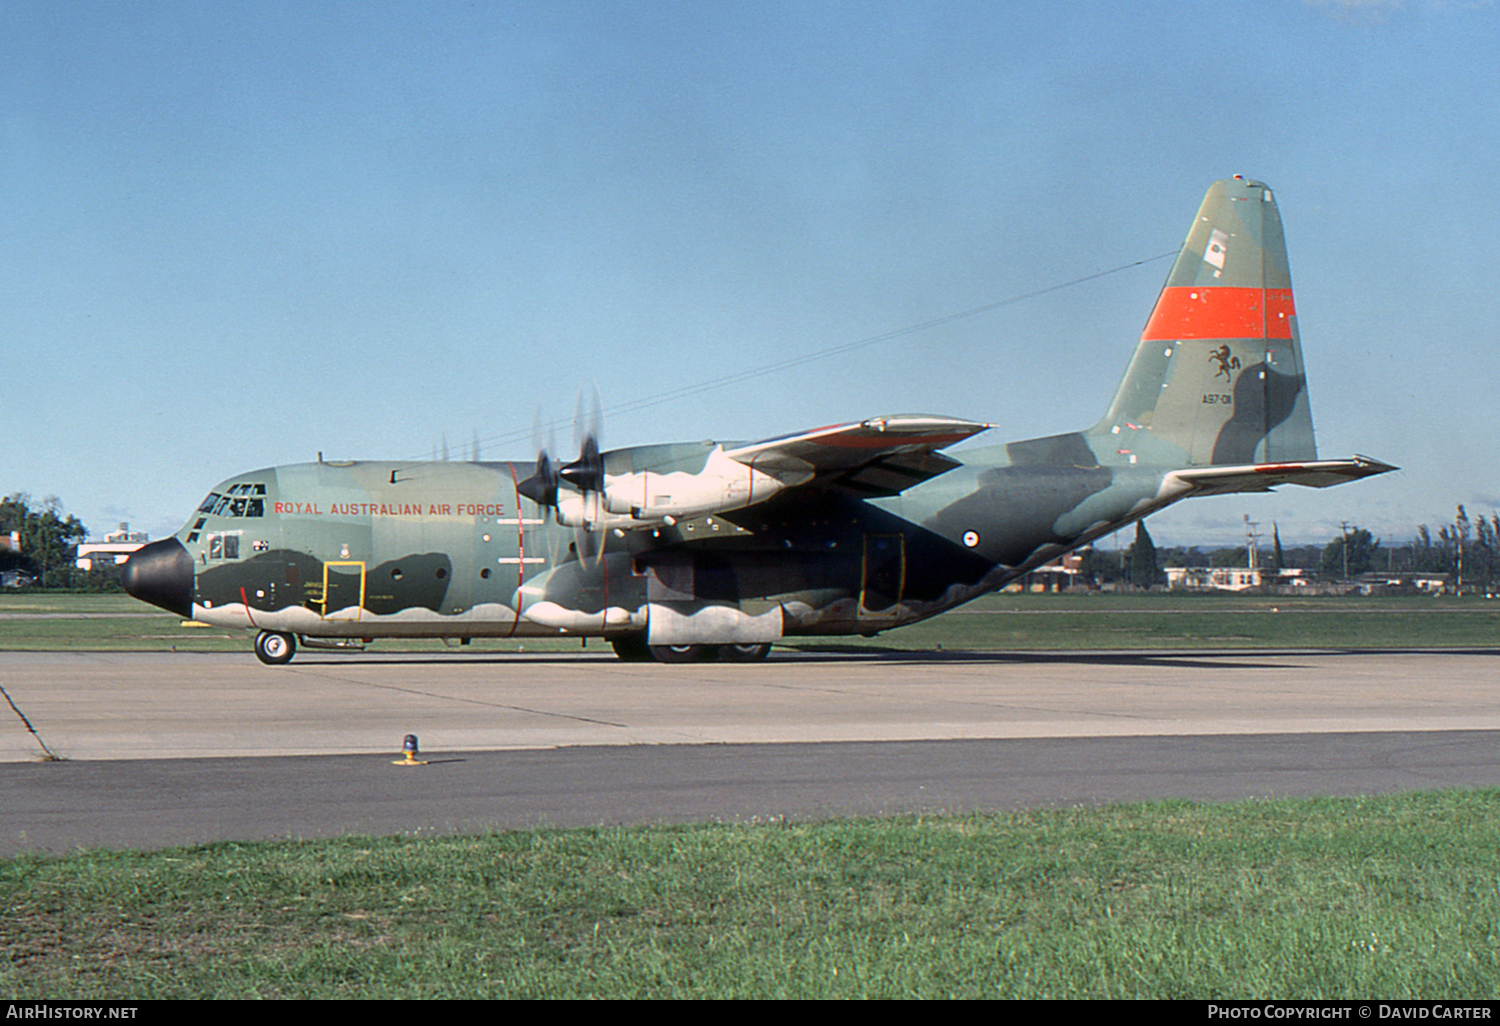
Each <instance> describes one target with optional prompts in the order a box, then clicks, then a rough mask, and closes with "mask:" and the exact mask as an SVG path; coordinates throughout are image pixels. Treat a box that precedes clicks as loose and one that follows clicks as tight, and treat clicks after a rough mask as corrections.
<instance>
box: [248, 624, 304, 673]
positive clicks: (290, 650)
mask: <svg viewBox="0 0 1500 1026" xmlns="http://www.w3.org/2000/svg"><path fill="white" fill-rule="evenodd" d="M296 654H297V639H296V637H295V636H294V635H291V634H282V633H280V632H279V631H261V632H260V633H259V634H257V635H256V636H255V658H257V659H259V660H260V661H261V662H263V663H265V664H266V665H267V666H284V665H285V664H287V663H289V662H291V661H292V656H294V655H296Z"/></svg>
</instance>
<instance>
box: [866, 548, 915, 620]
mask: <svg viewBox="0 0 1500 1026" xmlns="http://www.w3.org/2000/svg"><path fill="white" fill-rule="evenodd" d="M905 587H906V537H905V536H904V535H900V534H867V535H865V550H864V561H863V566H862V568H861V570H860V582H859V612H858V617H859V619H861V620H866V619H870V620H879V619H889V618H890V617H892V616H895V615H896V611H897V610H896V607H897V606H898V605H899V604H900V602H901V595H902V592H903V591H904V589H905Z"/></svg>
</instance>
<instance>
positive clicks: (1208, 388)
mask: <svg viewBox="0 0 1500 1026" xmlns="http://www.w3.org/2000/svg"><path fill="white" fill-rule="evenodd" d="M1298 347H1299V341H1298V334H1297V318H1296V313H1295V309H1294V307H1293V304H1292V283H1291V277H1290V275H1289V273H1288V270H1287V259H1286V245H1285V242H1284V241H1283V238H1282V228H1281V217H1280V215H1279V214H1278V212H1277V209H1276V203H1275V201H1274V199H1273V198H1272V195H1271V190H1270V189H1269V188H1267V187H1266V186H1265V185H1264V184H1263V183H1261V182H1254V181H1247V180H1245V179H1243V178H1240V177H1238V176H1236V177H1235V178H1233V179H1227V180H1225V181H1221V182H1216V183H1215V184H1214V185H1213V186H1212V187H1211V188H1210V189H1209V190H1208V195H1207V197H1206V198H1205V199H1204V201H1203V206H1202V208H1201V209H1200V210H1199V211H1198V216H1197V217H1196V218H1195V219H1194V221H1193V226H1192V228H1191V230H1190V231H1189V232H1188V236H1187V241H1186V242H1185V243H1184V244H1183V247H1182V252H1181V253H1180V254H1179V255H1178V257H1177V262H1176V264H1175V265H1174V266H1173V268H1172V271H1171V274H1170V275H1169V276H1168V278H1167V282H1166V285H1165V286H1164V287H1163V288H1162V290H1161V294H1160V295H1159V296H1158V297H1157V300H1156V307H1155V309H1154V310H1153V311H1152V312H1151V317H1150V319H1149V320H1148V321H1147V322H1146V327H1145V330H1144V331H1143V332H1142V333H1141V339H1140V343H1139V345H1138V346H1137V347H1136V351H1135V357H1134V359H1132V360H1131V362H1130V366H1129V367H1128V368H1127V370H1126V372H1125V377H1124V380H1123V381H1121V383H1120V386H1119V390H1118V391H1117V392H1116V393H1115V397H1114V401H1113V402H1112V403H1110V405H1109V409H1108V410H1107V411H1106V412H1105V414H1104V417H1103V419H1102V420H1100V421H1099V422H1098V423H1097V424H1095V425H1094V426H1093V427H1091V428H1089V429H1087V430H1085V431H1081V432H1078V433H1075V434H1064V435H1054V436H1052V437H1049V438H1034V439H1030V440H1028V441H1021V442H1012V443H1010V444H1008V445H1000V446H993V447H989V448H979V449H972V450H968V451H965V452H963V453H962V458H959V457H957V456H951V455H947V454H944V453H943V452H942V451H941V450H943V449H944V448H946V447H948V446H950V445H952V444H953V443H955V442H959V441H961V440H963V439H966V438H969V437H970V436H972V435H976V434H978V433H979V432H981V431H984V430H985V428H986V425H984V424H980V423H975V422H972V421H967V420H958V419H954V418H950V417H934V416H911V415H903V416H891V417H876V418H872V419H870V420H865V421H861V422H859V423H852V424H837V425H833V426H831V427H822V428H817V429H815V430H812V431H804V432H801V433H798V434H791V435H783V436H780V437H777V438H770V439H766V440H765V441H761V442H754V443H751V444H743V443H739V442H691V443H681V444H674V445H648V446H639V447H633V448H625V449H616V450H613V451H609V452H600V451H599V449H598V446H597V444H595V442H594V440H593V438H592V437H590V438H588V439H586V440H585V442H584V445H583V447H582V448H583V451H582V454H581V455H580V457H579V458H578V459H577V460H575V461H574V462H572V463H569V464H567V465H563V466H558V465H556V464H555V463H554V462H553V460H552V458H551V456H550V455H549V454H547V453H546V452H543V453H542V454H541V456H540V457H539V458H538V459H537V460H536V461H535V463H534V464H533V463H531V462H529V461H528V462H526V463H509V462H478V461H475V462H469V463H463V462H432V463H384V462H367V461H358V462H347V463H344V462H318V463H304V464H297V465H292V466H283V467H273V468H270V469H266V470H256V471H251V472H249V473H245V474H237V475H235V476H234V477H232V478H230V479H229V480H227V481H225V482H224V483H223V484H220V485H217V486H215V488H214V489H213V491H212V492H210V493H209V495H208V498H206V499H205V500H204V501H203V505H201V506H200V507H199V508H198V512H197V513H196V514H194V515H193V516H192V518H190V519H189V520H188V522H187V524H186V525H185V526H184V527H183V528H182V530H180V531H178V532H177V534H176V535H175V536H174V537H172V538H168V539H164V540H162V541H158V542H153V543H152V544H150V545H147V546H145V547H144V548H142V549H141V550H139V551H138V552H137V553H136V554H135V555H134V556H133V557H132V558H131V559H130V562H129V563H128V564H127V565H126V568H125V587H126V589H127V590H128V591H129V592H130V594H132V595H134V596H135V597H136V598H139V599H143V600H145V601H147V602H151V603H154V604H155V605H157V606H160V607H162V608H163V609H167V610H170V611H172V612H173V613H177V614H180V615H182V616H190V617H192V618H193V619H195V620H199V621H203V622H206V623H211V624H216V625H219V626H224V627H235V628H244V629H247V630H251V631H256V632H257V636H256V639H255V652H256V655H258V656H259V657H260V658H261V660H262V661H264V662H267V663H284V662H286V661H287V660H289V659H291V658H292V655H293V653H294V651H295V649H296V640H297V639H301V641H302V643H303V644H304V645H307V646H312V647H343V646H358V645H359V644H360V643H361V641H364V642H368V641H370V640H372V639H375V638H390V637H402V638H414V637H436V638H446V639H459V640H460V641H467V640H468V639H470V638H476V637H516V638H526V637H541V636H545V637H557V636H560V635H561V636H581V637H603V638H606V639H608V640H609V641H610V642H611V643H612V644H613V646H614V649H615V651H616V652H617V653H618V654H619V655H620V656H621V657H622V658H625V659H657V660H661V661H663V662H685V661H690V660H700V659H712V658H720V659H728V660H739V661H748V660H755V659H761V658H763V657H764V656H765V655H766V653H767V651H768V650H769V648H770V646H771V643H773V642H775V641H777V640H778V639H780V638H783V637H790V636H807V635H841V634H842V635H847V634H865V635H868V634H874V633H876V632H877V631H883V630H886V629H888V628H891V627H900V626H902V625H904V624H909V623H915V622H916V621H918V620H924V619H926V618H927V617H929V616H933V615H935V614H937V613H941V612H943V611H944V610H948V609H952V608H953V607H954V606H957V605H959V604H961V603H963V602H967V601H968V600H970V599H972V598H974V597H975V596H978V595H983V594H984V593H986V592H989V591H994V590H995V589H997V588H1000V587H1001V586H1003V585H1005V584H1006V583H1007V582H1009V581H1012V580H1015V579H1016V578H1017V577H1019V576H1021V575H1022V574H1024V573H1026V572H1027V571H1028V570H1031V569H1033V568H1035V567H1038V566H1040V565H1042V564H1043V563H1045V562H1047V561H1049V560H1052V559H1055V558H1056V557H1058V556H1059V555H1062V554H1063V553H1065V552H1067V551H1069V550H1070V549H1075V548H1077V547H1079V546H1081V545H1086V544H1088V543H1089V542H1091V541H1093V540H1094V539H1096V538H1099V537H1100V536H1102V535H1105V534H1108V533H1110V532H1112V531H1115V530H1118V529H1119V528H1120V527H1122V526H1124V525H1126V524H1129V523H1131V522H1132V521H1136V520H1139V519H1141V518H1142V517H1145V516H1147V515H1149V514H1151V513H1155V512H1156V511H1157V510H1160V509H1163V508H1164V507H1166V506H1169V505H1171V504H1172V503H1174V502H1176V501H1177V500H1179V499H1185V498H1188V497H1189V496H1194V495H1220V494H1225V493H1229V492H1264V491H1268V490H1270V489H1271V488H1272V487H1274V486H1276V485H1281V484H1299V485H1308V486H1311V487H1314V488H1323V487H1327V486H1329V485H1335V484H1340V483H1342V482H1345V481H1350V480H1354V479H1357V478H1362V477H1369V476H1371V475H1374V474H1381V473H1384V472H1386V471H1388V470H1392V469H1394V468H1392V467H1390V466H1388V465H1386V464H1384V463H1380V462H1378V461H1376V460H1372V459H1368V458H1365V457H1362V456H1355V457H1353V458H1351V459H1345V460H1319V459H1318V456H1317V450H1316V447H1315V445H1314V442H1313V426H1312V413H1311V411H1310V409H1309V406H1308V398H1307V385H1306V380H1305V378H1304V376H1303V367H1302V357H1301V354H1300V352H1299V348H1298Z"/></svg>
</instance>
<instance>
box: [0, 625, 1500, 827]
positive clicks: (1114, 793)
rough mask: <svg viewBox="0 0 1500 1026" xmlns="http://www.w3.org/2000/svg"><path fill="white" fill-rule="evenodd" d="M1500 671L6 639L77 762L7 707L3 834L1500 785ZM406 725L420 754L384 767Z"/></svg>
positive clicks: (1283, 662)
mask: <svg viewBox="0 0 1500 1026" xmlns="http://www.w3.org/2000/svg"><path fill="white" fill-rule="evenodd" d="M1497 681H1500V652H1497V651H1492V650H1483V651H1444V652H1240V653H1221V652H1215V653H1191V652H1186V653H1182V652H1171V653H1168V652H1156V653H1118V652H1113V653H1002V654H991V653H983V654H975V653H951V654H942V653H939V654H936V655H933V654H921V655H899V654H889V653H884V654H882V653H877V654H873V655H865V656H856V655H840V656H837V657H833V656H799V655H796V654H781V653H778V654H776V655H775V656H773V658H772V659H771V661H769V662H766V663H762V664H754V665H736V664H717V663H715V664H703V665H693V666H660V665H654V664H629V663H621V662H619V661H617V660H615V659H614V658H613V657H612V656H606V655H604V654H603V653H599V654H577V655H573V654H564V655H545V656H543V655H519V656H518V655H505V656H483V657H479V656H469V655H452V656H437V657H429V656H402V655H372V654H364V655H345V654H324V653H300V654H299V656H298V658H297V660H296V661H294V662H293V663H292V664H290V665H288V666H285V667H274V668H273V667H265V666H261V665H260V664H259V663H257V662H256V661H255V660H254V658H253V657H252V656H251V655H249V654H248V653H246V654H243V655H239V654H235V655H220V654H212V655H207V654H186V653H160V654H152V653H0V685H3V686H4V688H5V690H6V692H7V693H8V694H9V695H10V697H11V699H12V700H13V701H14V703H15V705H16V707H17V709H18V710H19V712H20V713H21V714H24V716H25V717H26V719H27V720H29V721H30V723H31V724H32V726H33V727H34V728H35V730H36V731H37V734H38V735H39V736H40V738H41V739H42V740H43V741H45V742H46V744H47V745H48V746H49V747H50V748H51V749H53V750H54V751H55V752H57V754H59V755H60V756H62V757H64V759H66V760H67V761H65V762H54V763H44V762H39V761H38V760H37V756H38V754H39V753H40V751H41V749H40V746H39V744H38V743H37V740H36V738H35V737H34V736H33V735H32V734H30V733H28V731H27V729H26V727H25V725H24V723H23V721H22V720H21V717H20V716H19V715H15V714H12V713H11V711H10V710H9V709H7V708H0V723H4V724H8V726H0V760H3V762H4V764H0V851H4V852H14V851H20V850H38V849H40V850H63V849H66V848H70V847H75V846H79V845H86V846H95V845H102V846H122V847H159V846H164V845H170V844H177V843H189V842H199V841H208V840H215V839H224V838H237V839H257V838H266V837H288V836H292V837H322V836H331V835H338V834H342V833H349V832H377V833H401V832H418V833H421V832H434V831H450V830H476V829H487V828H493V827H509V826H522V825H536V824H555V825H582V824H590V823H616V822H643V821H644V822H682V821H689V820H691V821H697V820H713V819H727V820H748V819H765V818H775V817H779V816H810V815H842V814H866V813H881V812H915V811H961V810H979V809H1002V808H1017V807H1023V806H1032V805H1056V804H1071V803H1073V802H1099V801H1113V800H1133V799H1140V798H1150V797H1184V798H1200V799H1215V800H1217V799H1228V798H1236V797H1246V796H1252V795H1263V796H1269V795H1278V794H1348V793H1369V792H1377V791H1393V790H1409V789H1414V788H1423V789H1425V788H1434V787H1446V786H1497V785H1500V743H1497V742H1500V686H1497ZM408 733H412V734H417V735H419V736H420V737H421V741H422V747H423V750H424V752H425V753H427V756H426V757H428V758H430V759H432V765H430V766H426V767H421V768H405V767H394V766H392V765H390V763H391V760H392V759H393V758H395V757H396V756H397V754H398V753H399V749H400V744H401V738H402V736H403V735H405V734H408ZM788 742H801V743H800V744H789V743H788Z"/></svg>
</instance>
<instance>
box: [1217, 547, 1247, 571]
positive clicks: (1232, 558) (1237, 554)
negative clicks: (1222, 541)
mask: <svg viewBox="0 0 1500 1026" xmlns="http://www.w3.org/2000/svg"><path fill="white" fill-rule="evenodd" d="M1208 565H1209V566H1249V565H1250V550H1249V549H1247V548H1246V547H1245V546H1243V545H1241V546H1240V547H1239V548H1237V549H1215V550H1214V551H1213V552H1210V553H1209V554H1208Z"/></svg>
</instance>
